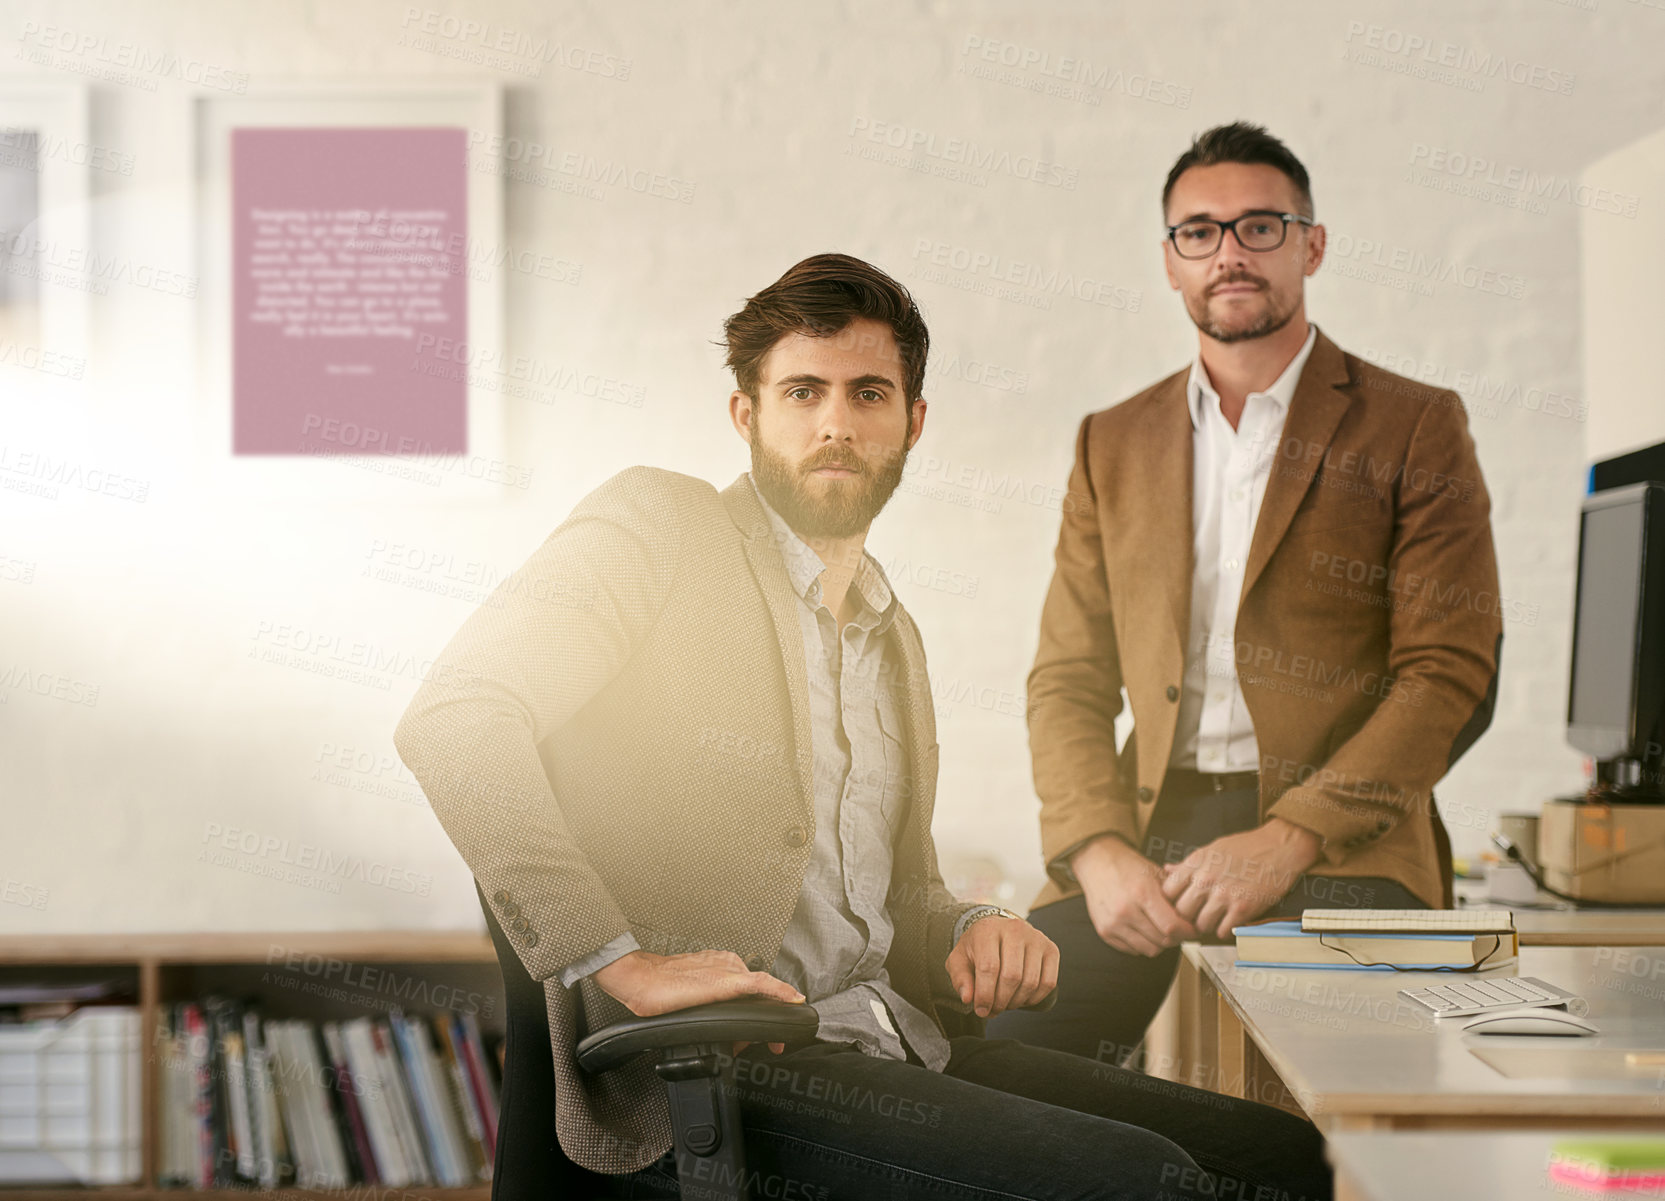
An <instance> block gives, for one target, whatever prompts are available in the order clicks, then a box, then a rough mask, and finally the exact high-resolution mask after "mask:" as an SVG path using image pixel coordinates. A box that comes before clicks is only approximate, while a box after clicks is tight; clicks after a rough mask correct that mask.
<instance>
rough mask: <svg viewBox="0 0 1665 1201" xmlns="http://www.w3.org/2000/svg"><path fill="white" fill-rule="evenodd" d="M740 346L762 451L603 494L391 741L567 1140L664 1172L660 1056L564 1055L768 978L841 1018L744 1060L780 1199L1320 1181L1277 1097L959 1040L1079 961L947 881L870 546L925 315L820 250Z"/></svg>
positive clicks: (769, 1184)
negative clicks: (530, 1044) (486, 945)
mask: <svg viewBox="0 0 1665 1201" xmlns="http://www.w3.org/2000/svg"><path fill="white" fill-rule="evenodd" d="M726 332H727V335H728V344H729V363H730V366H732V367H733V368H734V370H735V375H736V380H737V384H738V387H737V389H736V390H735V392H734V393H733V395H732V396H731V397H730V402H729V403H730V417H731V420H732V421H733V424H734V427H735V429H736V430H737V432H738V433H739V434H740V436H741V437H742V438H743V439H744V440H745V441H746V442H747V443H748V445H749V447H750V451H751V458H752V469H751V471H750V472H749V473H747V474H742V475H741V476H740V477H739V478H738V479H737V480H736V481H735V482H734V483H733V484H731V485H730V486H729V487H727V488H726V489H724V490H723V491H722V492H718V491H717V490H716V489H715V488H713V487H712V486H711V485H710V484H708V483H706V482H704V481H703V480H698V479H693V478H690V477H688V476H684V475H678V474H675V473H673V472H668V471H661V470H655V469H651V468H645V467H638V468H631V469H630V470H628V471H625V472H623V473H621V474H620V475H617V476H615V477H614V478H613V479H611V480H609V481H608V482H607V483H605V484H603V485H602V486H601V487H600V488H598V489H597V490H596V491H595V492H593V493H591V494H590V495H589V496H588V497H586V498H585V499H584V500H583V501H582V502H581V503H580V504H579V505H578V507H577V508H576V509H575V510H574V511H573V513H572V515H571V516H570V517H568V518H567V520H566V521H565V522H563V523H562V524H561V525H560V526H559V527H558V528H557V529H556V530H555V531H554V532H553V533H552V534H550V535H549V537H548V538H547V539H546V540H545V542H544V543H543V545H542V546H541V547H539V549H538V550H537V551H536V552H535V553H534V554H533V555H532V557H531V558H530V559H529V560H528V561H527V562H526V564H525V565H524V566H523V567H521V568H520V569H519V570H518V571H516V572H515V573H514V574H513V575H512V576H511V577H510V578H508V579H507V580H505V581H504V582H503V584H502V585H501V586H500V587H499V588H498V589H497V590H496V591H495V592H494V593H493V595H492V597H491V598H489V600H488V602H487V603H486V604H484V605H482V606H481V608H480V609H479V610H478V612H476V613H475V614H474V615H473V616H471V617H470V618H469V619H468V621H467V622H466V623H465V624H464V625H463V627H462V629H461V630H460V631H459V632H458V633H457V635H456V636H455V637H454V638H453V639H452V641H451V643H450V644H449V645H448V646H447V647H446V648H445V650H444V652H443V653H442V654H441V655H440V657H439V662H438V664H437V665H436V669H435V671H434V672H433V673H431V676H430V679H429V681H428V682H427V683H425V684H424V685H423V687H422V688H421V689H420V690H419V691H418V693H417V695H416V697H415V699H414V700H413V701H412V702H411V706H410V708H409V710H408V711H407V712H406V714H405V715H404V717H403V718H402V719H401V721H400V723H399V727H398V729H397V731H396V733H395V744H396V746H397V747H398V749H399V753H400V755H401V757H402V758H403V759H404V761H405V763H406V764H407V765H408V766H409V767H410V769H411V771H412V772H413V773H414V774H415V776H416V778H417V779H418V780H419V781H420V782H421V784H422V787H423V789H424V791H425V792H426V793H427V796H428V798H429V800H430V802H431V803H432V805H433V810H434V813H435V815H436V816H437V817H438V819H439V821H440V823H441V824H442V825H443V826H444V828H445V831H446V833H447V834H448V835H449V836H450V838H451V840H452V841H453V842H454V843H455V844H456V847H457V849H458V851H459V852H460V853H461V855H462V857H463V859H464V860H465V861H466V862H467V864H468V867H469V869H470V870H471V871H472V872H473V874H474V876H475V878H476V880H477V881H478V883H479V885H480V888H481V891H482V894H483V895H484V896H485V897H486V898H488V904H490V905H491V906H492V907H493V909H494V912H495V915H496V917H497V918H498V920H499V923H500V924H501V925H502V927H503V928H504V930H505V931H506V932H507V934H508V938H509V940H510V941H511V943H512V945H513V946H514V948H515V950H516V952H517V953H518V955H519V957H520V960H521V962H522V964H523V965H524V967H525V969H526V971H527V973H528V974H529V975H530V976H531V978H532V979H533V980H536V981H540V982H542V985H543V988H544V993H545V998H546V1000H547V1005H548V1017H549V1038H550V1046H551V1050H552V1052H553V1057H554V1064H555V1075H556V1080H555V1099H556V1112H555V1115H554V1124H555V1130H556V1133H557V1135H558V1138H559V1144H560V1148H561V1150H562V1151H564V1153H565V1155H566V1156H567V1157H568V1158H570V1159H571V1160H573V1161H575V1162H576V1163H578V1164H579V1165H581V1166H583V1167H585V1168H587V1169H589V1170H591V1171H594V1172H599V1173H604V1174H607V1175H608V1176H609V1177H619V1178H622V1177H624V1176H625V1175H626V1174H634V1175H635V1176H636V1177H637V1179H636V1181H635V1185H634V1187H643V1186H654V1187H657V1186H658V1185H660V1184H663V1183H665V1181H664V1178H665V1176H666V1175H667V1173H668V1171H669V1170H670V1166H671V1164H672V1162H673V1161H672V1160H671V1159H670V1157H669V1155H668V1152H669V1149H670V1146H671V1124H670V1115H669V1112H668V1106H667V1103H666V1097H665V1091H664V1088H663V1085H662V1084H661V1083H660V1082H659V1080H658V1079H657V1078H656V1076H655V1075H654V1073H653V1070H652V1067H651V1065H650V1064H648V1063H645V1062H636V1063H634V1064H630V1065H627V1066H625V1067H623V1068H620V1069H617V1070H614V1071H610V1072H606V1073H601V1074H599V1075H595V1076H589V1075H586V1074H585V1073H583V1072H582V1071H581V1070H580V1069H579V1066H578V1064H577V1062H576V1060H575V1058H574V1044H575V1042H576V1040H577V1039H578V1038H579V1037H580V1036H581V1035H582V1033H583V1032H584V1029H585V1028H586V1027H587V1026H590V1027H593V1026H598V1025H604V1024H607V1023H608V1022H610V1021H613V1020H616V1019H618V1018H620V1017H623V1016H626V1015H627V1013H635V1014H639V1015H648V1014H655V1013H663V1012H667V1011H670V1010H675V1009H681V1008H685V1007H687V1006H691V1005H696V1004H700V1003H703V1002H707V1001H714V1000H721V999H727V998H730V997H734V996H739V995H743V994H752V993H756V994H762V995H765V996H771V997H776V998H779V999H783V1000H787V1001H802V1000H805V999H806V998H807V999H808V1000H809V1001H810V1002H811V1003H813V1004H814V1005H815V1007H816V1010H817V1013H818V1015H819V1020H820V1028H819V1033H818V1036H817V1039H816V1040H815V1041H814V1042H813V1043H810V1044H807V1045H802V1046H790V1047H786V1048H782V1047H780V1046H775V1047H771V1048H769V1049H767V1050H765V1049H764V1048H762V1047H749V1048H741V1049H737V1060H736V1079H737V1082H738V1085H739V1095H740V1103H741V1108H742V1113H743V1115H744V1118H745V1122H746V1128H747V1158H748V1164H749V1171H751V1172H755V1173H759V1174H760V1176H761V1179H762V1181H763V1185H762V1186H760V1188H759V1191H758V1193H757V1195H763V1194H764V1193H767V1194H768V1195H770V1196H785V1195H791V1196H832V1197H861V1198H866V1197H874V1196H880V1195H885V1196H889V1195H901V1194H902V1193H907V1194H908V1195H913V1194H914V1193H915V1192H916V1191H917V1192H919V1193H921V1194H923V1193H924V1192H930V1193H931V1194H932V1195H961V1193H962V1192H964V1191H967V1190H972V1191H977V1192H978V1195H980V1196H981V1195H984V1194H983V1192H982V1191H981V1190H983V1189H988V1190H992V1192H991V1193H990V1194H989V1195H994V1194H995V1193H998V1195H1000V1196H1004V1197H1013V1198H1025V1197H1039V1196H1043V1195H1044V1196H1048V1197H1050V1196H1058V1195H1062V1194H1063V1193H1066V1192H1067V1193H1068V1195H1070V1196H1072V1197H1082V1198H1110V1197H1128V1198H1134V1197H1137V1198H1147V1197H1151V1196H1156V1195H1158V1194H1164V1193H1165V1194H1171V1195H1174V1196H1185V1197H1189V1196H1214V1195H1219V1194H1218V1191H1217V1187H1216V1186H1217V1185H1218V1186H1221V1187H1229V1188H1230V1190H1231V1192H1230V1195H1234V1196H1236V1195H1243V1196H1248V1195H1257V1194H1258V1193H1259V1192H1260V1191H1261V1190H1266V1191H1268V1192H1269V1193H1272V1194H1275V1195H1290V1196H1295V1195H1304V1196H1307V1197H1315V1198H1316V1197H1321V1196H1328V1195H1329V1184H1328V1174H1327V1171H1326V1170H1325V1168H1324V1166H1323V1162H1322V1155H1321V1151H1320V1142H1319V1139H1318V1137H1317V1135H1316V1133H1315V1132H1314V1131H1313V1130H1312V1129H1311V1127H1309V1126H1307V1125H1306V1124H1305V1123H1302V1122H1300V1121H1298V1120H1296V1119H1294V1118H1291V1117H1290V1116H1289V1115H1287V1114H1283V1113H1280V1112H1278V1111H1276V1110H1273V1109H1270V1108H1268V1107H1265V1106H1260V1105H1256V1104H1254V1103H1252V1102H1243V1101H1229V1102H1228V1101H1225V1100H1224V1099H1222V1098H1218V1097H1215V1096H1213V1095H1212V1094H1208V1093H1204V1092H1201V1091H1200V1090H1180V1091H1178V1092H1172V1091H1169V1092H1164V1094H1163V1095H1162V1096H1161V1097H1153V1096H1152V1095H1151V1093H1150V1092H1149V1090H1148V1087H1143V1085H1144V1079H1143V1077H1141V1076H1139V1075H1138V1074H1137V1073H1133V1072H1120V1071H1111V1072H1105V1071H1104V1070H1103V1069H1101V1068H1100V1067H1099V1066H1098V1065H1094V1064H1092V1063H1089V1062H1088V1061H1086V1060H1083V1059H1080V1058H1079V1057H1076V1056H1072V1055H1063V1054H1060V1053H1057V1052H1053V1051H1047V1050H1045V1049H1042V1048H1036V1047H1029V1046H1025V1045H1024V1044H1022V1043H1017V1042H1011V1041H1005V1040H985V1039H983V1038H982V1037H981V1036H980V1034H978V1033H971V1032H969V1031H971V1030H977V1029H980V1022H979V1021H978V1020H977V1019H978V1018H980V1017H984V1016H987V1015H990V1014H993V1013H999V1012H1002V1011H1003V1010H1006V1009H1008V1008H1011V1007H1014V1006H1031V1005H1037V1004H1045V1003H1046V1002H1047V1001H1048V999H1049V998H1050V997H1051V996H1052V995H1053V991H1054V984H1055V981H1056V978H1057V971H1058V954H1057V948H1056V947H1054V946H1053V945H1052V943H1051V942H1050V941H1049V940H1048V939H1047V938H1046V937H1045V936H1044V935H1042V934H1040V933H1039V932H1038V931H1036V930H1035V929H1034V928H1033V927H1032V926H1030V925H1029V924H1028V923H1027V922H1025V921H1024V920H1023V919H1022V918H1020V917H1018V916H1017V915H1015V914H1009V913H1006V912H1005V911H1004V910H998V909H995V908H993V907H992V906H977V905H968V904H966V903H964V902H960V901H958V900H956V899H955V898H954V897H953V896H952V895H951V894H950V893H949V892H948V890H947V888H945V887H944V885H943V882H942V879H941V877H940V875H939V873H938V870H937V862H936V853H935V849H934V844H933V842H932V837H931V816H932V809H933V805H934V801H935V791H936V776H937V737H936V726H935V720H934V717H933V714H932V706H931V689H930V682H929V679H928V677H927V675H926V668H925V654H924V649H923V646H922V643H921V641H920V637H919V632H918V630H917V629H916V628H915V627H914V624H913V622H912V620H911V619H910V618H909V617H908V614H907V611H906V610H905V609H904V608H903V607H902V606H901V604H900V603H899V601H898V600H897V598H896V597H895V595H894V594H893V593H892V592H891V590H890V587H889V584H888V582H887V581H886V580H885V578H884V573H883V571H882V570H881V569H880V568H879V566H878V564H877V562H876V561H875V560H873V558H872V557H871V556H870V555H868V554H867V553H866V552H865V549H864V542H865V538H866V535H867V529H868V526H869V524H870V523H871V522H872V520H873V518H874V517H875V516H876V515H877V513H878V512H879V510H880V509H881V508H882V507H883V506H884V504H885V502H886V501H887V500H888V499H889V497H890V495H891V493H892V492H893V491H894V490H895V488H896V486H897V484H898V483H899V482H900V480H901V475H902V465H903V462H904V459H905V456H906V453H907V449H908V448H909V447H911V446H912V445H913V443H914V442H915V441H916V440H917V439H918V438H919V436H920V434H921V432H922V430H923V428H924V419H925V410H926V404H925V401H924V400H923V399H922V398H921V386H922V381H923V379H924V373H925V359H926V350H927V335H926V331H925V325H924V322H923V320H922V319H921V317H920V315H919V312H918V310H917V308H916V307H915V306H914V303H913V300H912V298H911V297H910V296H909V295H908V293H907V291H906V289H904V288H902V287H901V285H899V284H897V283H896V282H895V281H894V280H893V279H891V278H890V277H889V276H887V275H885V274H884V273H883V272H880V271H878V270H877V269H876V268H874V267H872V266H870V265H868V264H866V263H863V262H861V261H859V260H856V259H852V258H849V257H847V256H844V255H818V256H815V257H814V258H811V259H806V260H805V261H804V262H802V263H799V264H798V265H797V266H795V267H794V268H792V269H791V270H790V271H789V272H787V274H786V275H785V276H783V277H782V278H781V279H780V280H779V281H777V282H776V283H775V284H773V285H771V286H770V287H769V288H766V289H764V290H763V291H762V292H760V293H759V294H758V295H756V296H754V297H752V298H751V299H750V300H749V301H748V302H747V304H746V307H745V308H744V309H743V310H742V311H741V312H740V313H737V314H735V316H734V317H731V318H730V319H729V321H728V323H727V326H726ZM957 1015H960V1016H959V1020H958V1021H956V1020H955V1019H956V1016H957ZM771 1052H773V1054H771ZM505 1107H506V1112H505V1115H504V1117H503V1119H502V1123H501V1128H502V1130H503V1131H504V1136H503V1137H504V1139H505V1140H511V1139H515V1138H524V1139H525V1141H526V1143H536V1144H537V1146H538V1147H543V1146H544V1145H545V1143H544V1142H542V1141H541V1140H543V1139H545V1138H546V1137H547V1135H546V1132H547V1129H548V1126H547V1123H548V1121H549V1115H548V1114H537V1113H520V1112H517V1111H516V1108H515V1101H514V1099H513V1098H508V1099H506V1101H505ZM514 1132H520V1133H519V1134H516V1133H514ZM499 1150H500V1155H513V1154H515V1153H516V1152H517V1151H519V1150H520V1148H518V1147H507V1148H505V1147H500V1149H499ZM1193 1157H1195V1158H1193ZM1199 1164H1205V1165H1206V1170H1205V1169H1204V1168H1203V1167H1201V1166H1199ZM1043 1185H1044V1187H1043ZM534 1191H535V1190H534ZM631 1195H640V1194H639V1193H632V1194H631ZM655 1195H658V1194H657V1193H656V1194H655ZM499 1201H507V1199H506V1198H505V1197H501V1196H500V1197H499ZM540 1201H542V1199H540Z"/></svg>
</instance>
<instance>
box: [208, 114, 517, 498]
mask: <svg viewBox="0 0 1665 1201" xmlns="http://www.w3.org/2000/svg"><path fill="white" fill-rule="evenodd" d="M194 105H195V111H194V114H193V115H194V125H195V131H194V132H195V137H196V149H197V164H198V170H197V192H198V204H199V212H200V214H201V218H202V219H201V221H200V222H199V227H198V239H199V242H198V255H199V264H200V267H201V270H200V272H199V276H200V293H199V300H200V304H199V314H200V321H199V326H200V328H199V334H200V343H199V345H200V369H201V373H202V381H203V388H202V391H203V394H204V395H203V397H202V413H203V418H204V419H203V421H202V423H201V428H202V432H203V439H204V445H203V446H202V447H201V448H200V451H201V454H200V456H199V457H200V458H201V459H202V461H203V462H204V463H206V464H207V465H208V466H209V470H210V472H211V473H212V475H213V476H214V477H215V480H216V483H217V484H219V485H222V486H225V487H227V488H229V489H231V491H232V493H233V494H234V495H249V496H252V497H260V498H264V497H269V496H271V495H273V494H274V493H282V494H285V495H288V496H291V497H294V498H296V499H297V500H304V499H306V498H307V497H319V498H364V499H389V500H395V499H396V500H400V501H407V500H416V501H421V500H425V499H438V500H451V499H458V498H466V499H486V500H491V499H502V498H505V497H507V496H510V495H513V494H514V493H515V492H516V491H517V489H521V490H523V489H524V488H525V486H526V484H527V483H528V482H529V480H530V469H529V468H527V467H525V466H523V465H520V464H514V463H510V462H508V461H507V460H506V459H505V458H504V456H503V445H504V440H503V424H504V421H503V412H502V396H501V393H500V392H499V391H498V390H495V389H491V388H490V387H487V386H482V380H481V379H480V378H479V377H478V375H477V373H475V372H471V371H470V365H471V364H473V363H475V362H478V361H480V360H481V358H482V356H484V359H485V361H488V362H489V361H496V360H497V358H498V356H499V354H500V346H501V340H502V312H501V310H502V300H501V297H502V280H501V278H500V277H499V275H498V270H497V264H498V263H499V262H500V261H501V259H502V256H501V255H499V254H496V253H494V248H496V247H499V246H501V244H502V237H503V228H502V211H503V206H502V184H501V180H502V176H501V173H500V171H499V170H497V169H496V164H495V163H493V162H491V161H489V160H488V159H487V158H486V157H485V156H486V154H487V150H488V148H492V147H496V146H498V145H499V144H500V139H499V138H498V136H497V135H498V132H499V127H500V122H501V97H500V93H499V91H498V89H497V88H496V87H495V86H494V85H490V84H456V85H447V84H422V85H413V86H411V87H408V88H406V87H387V86H378V87H374V88H368V87H360V86H355V85H323V84H296V85H289V86H283V87H275V88H264V89H260V90H251V91H249V92H248V93H246V94H244V95H240V96H222V95H215V96H211V97H210V96H202V97H199V98H197V99H196V100H195V101H194ZM484 382H485V383H487V384H489V379H487V380H485V381H484Z"/></svg>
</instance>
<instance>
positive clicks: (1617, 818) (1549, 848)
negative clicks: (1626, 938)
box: [1538, 801, 1665, 905]
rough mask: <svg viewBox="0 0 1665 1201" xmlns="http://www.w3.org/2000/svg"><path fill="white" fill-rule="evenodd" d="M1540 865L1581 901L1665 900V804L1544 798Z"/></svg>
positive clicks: (1550, 880)
mask: <svg viewBox="0 0 1665 1201" xmlns="http://www.w3.org/2000/svg"><path fill="white" fill-rule="evenodd" d="M1538 866H1539V867H1540V868H1541V869H1542V870H1543V875H1544V880H1545V881H1546V882H1547V883H1548V884H1549V885H1550V887H1552V888H1556V889H1559V890H1560V891H1562V892H1564V893H1566V894H1567V895H1568V896H1570V897H1577V898H1578V899H1580V900H1584V901H1617V902H1621V903H1631V904H1636V905H1651V904H1659V903H1661V902H1665V805H1589V804H1584V803H1582V802H1578V801H1545V802H1544V815H1543V820H1542V821H1541V822H1540V823H1539V826H1538Z"/></svg>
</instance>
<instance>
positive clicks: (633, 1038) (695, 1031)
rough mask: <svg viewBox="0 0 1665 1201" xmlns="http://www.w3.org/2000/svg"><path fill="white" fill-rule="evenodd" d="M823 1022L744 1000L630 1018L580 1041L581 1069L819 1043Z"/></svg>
mask: <svg viewBox="0 0 1665 1201" xmlns="http://www.w3.org/2000/svg"><path fill="white" fill-rule="evenodd" d="M820 1024H821V1019H820V1016H819V1015H818V1014H817V1013H816V1012H815V1007H814V1006H813V1005H809V1004H807V1003H803V1002H799V1003H797V1004H794V1003H792V1002H790V1001H777V1000H775V999H774V998H773V997H740V998H737V999H735V1000H732V1001H713V1002H712V1003H711V1004H709V1005H693V1006H690V1007H689V1008H687V1009H676V1010H672V1011H671V1012H670V1013H659V1014H655V1015H654V1016H653V1017H646V1018H640V1017H629V1018H625V1019H624V1020H622V1021H618V1022H614V1023H613V1024H612V1025H610V1026H605V1027H603V1028H602V1029H600V1030H597V1031H595V1032H594V1033H593V1034H586V1035H585V1036H584V1037H583V1038H581V1039H579V1040H578V1048H577V1054H578V1066H579V1067H581V1068H583V1069H584V1070H585V1071H586V1072H605V1071H606V1070H607V1069H608V1068H611V1067H617V1066H618V1065H619V1064H621V1063H623V1062H624V1061H625V1060H627V1059H629V1058H631V1057H632V1056H635V1055H640V1054H641V1053H642V1052H643V1051H655V1050H664V1049H666V1048H669V1047H677V1046H687V1045H689V1044H698V1043H719V1044H727V1043H730V1042H753V1043H784V1042H799V1041H802V1040H804V1039H809V1038H814V1037H815V1031H816V1030H817V1029H818V1028H819V1027H820Z"/></svg>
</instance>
